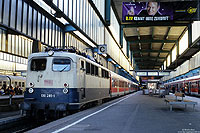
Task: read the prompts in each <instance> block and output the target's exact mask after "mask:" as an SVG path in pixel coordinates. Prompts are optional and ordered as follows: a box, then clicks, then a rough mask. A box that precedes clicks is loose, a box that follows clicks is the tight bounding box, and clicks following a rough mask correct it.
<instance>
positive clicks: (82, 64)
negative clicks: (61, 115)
mask: <svg viewBox="0 0 200 133" xmlns="http://www.w3.org/2000/svg"><path fill="white" fill-rule="evenodd" d="M85 71H86V65H85V60H83V59H81V60H80V76H79V81H80V88H81V92H80V93H81V99H84V98H85V84H86V83H85V82H86V81H85V76H86V73H85Z"/></svg>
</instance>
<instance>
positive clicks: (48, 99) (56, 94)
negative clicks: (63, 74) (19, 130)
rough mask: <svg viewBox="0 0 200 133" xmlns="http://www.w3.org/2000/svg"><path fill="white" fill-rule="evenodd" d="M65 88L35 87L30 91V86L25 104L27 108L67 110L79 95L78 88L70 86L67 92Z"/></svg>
mask: <svg viewBox="0 0 200 133" xmlns="http://www.w3.org/2000/svg"><path fill="white" fill-rule="evenodd" d="M65 91H66V90H65V88H34V90H31V91H30V88H26V92H25V94H24V95H25V96H24V97H25V98H24V106H25V105H26V108H27V109H29V108H32V107H33V108H36V109H45V108H47V107H48V108H49V109H52V110H62V111H64V110H67V108H70V107H69V105H71V104H73V103H77V102H78V99H79V96H78V92H77V89H74V88H73V89H71V88H68V92H67V93H66V92H65Z"/></svg>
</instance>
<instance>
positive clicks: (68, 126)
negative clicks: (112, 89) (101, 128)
mask: <svg viewBox="0 0 200 133" xmlns="http://www.w3.org/2000/svg"><path fill="white" fill-rule="evenodd" d="M136 93H137V92H136ZM136 93H134V94H132V95H129V96H127V97H125V98H123V99H121V100H119V101H118V102H115V103H113V104H111V105H108V106H107V107H105V108H103V109H100V110H98V111H96V112H94V113H92V114H90V115H87V116H85V117H83V118H81V119H80V120H78V121H75V122H74V123H72V124H70V125H67V126H65V127H63V128H60V129H58V130H56V131H54V132H52V133H59V132H61V131H63V130H65V129H67V128H70V127H72V126H74V125H76V124H78V123H79V122H81V121H83V120H85V119H87V118H89V117H91V116H93V115H95V114H98V113H100V112H102V111H104V110H106V109H107V108H110V107H112V106H113V105H115V104H118V103H120V102H122V101H124V100H126V99H127V98H129V97H131V96H133V95H135V94H136Z"/></svg>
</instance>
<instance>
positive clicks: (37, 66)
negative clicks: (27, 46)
mask: <svg viewBox="0 0 200 133" xmlns="http://www.w3.org/2000/svg"><path fill="white" fill-rule="evenodd" d="M46 62H47V60H46V59H32V61H31V71H44V70H45V69H46Z"/></svg>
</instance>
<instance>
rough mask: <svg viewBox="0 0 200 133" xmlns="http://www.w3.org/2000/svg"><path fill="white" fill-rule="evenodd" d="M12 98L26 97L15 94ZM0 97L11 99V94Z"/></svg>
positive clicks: (0, 97)
mask: <svg viewBox="0 0 200 133" xmlns="http://www.w3.org/2000/svg"><path fill="white" fill-rule="evenodd" d="M12 98H24V95H14V96H13V97H12ZM0 99H9V95H3V96H0Z"/></svg>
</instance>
